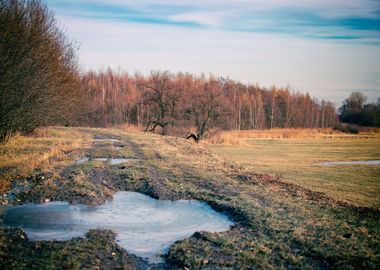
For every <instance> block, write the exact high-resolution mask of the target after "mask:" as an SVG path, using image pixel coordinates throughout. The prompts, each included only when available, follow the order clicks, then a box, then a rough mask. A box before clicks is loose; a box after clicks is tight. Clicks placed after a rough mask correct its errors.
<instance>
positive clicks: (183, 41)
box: [45, 0, 380, 105]
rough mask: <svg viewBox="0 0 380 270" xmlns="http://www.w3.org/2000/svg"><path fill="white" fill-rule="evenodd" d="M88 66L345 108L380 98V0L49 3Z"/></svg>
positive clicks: (67, 0) (86, 0)
mask: <svg viewBox="0 0 380 270" xmlns="http://www.w3.org/2000/svg"><path fill="white" fill-rule="evenodd" d="M45 2H46V4H47V5H48V7H49V8H51V9H52V10H53V11H54V12H55V15H56V18H57V20H58V23H59V26H60V27H62V28H63V29H64V31H65V32H66V34H67V35H68V37H69V38H70V39H71V40H73V41H75V42H76V43H77V44H78V48H79V49H78V54H79V61H80V66H81V68H82V70H89V69H93V70H99V69H106V68H107V67H111V68H113V69H116V70H123V71H127V72H128V73H130V74H134V73H135V72H139V73H142V74H149V72H150V71H151V70H162V71H164V70H169V71H171V72H190V73H194V74H197V75H200V74H202V73H204V74H206V75H208V74H213V75H216V76H223V77H229V78H231V79H234V80H238V81H240V82H242V83H250V84H256V83H257V84H259V85H260V86H263V87H268V88H269V87H271V86H273V85H275V86H277V87H289V88H290V89H291V90H293V91H300V92H309V93H310V94H311V95H313V96H316V97H317V98H320V99H322V98H323V99H327V100H330V101H333V102H335V103H336V104H337V105H340V104H341V102H342V101H343V100H344V99H345V98H346V97H348V95H349V94H350V93H351V92H352V91H361V92H363V93H364V94H365V95H367V96H368V98H369V101H371V102H372V101H376V100H377V98H378V97H380V0H355V1H354V0H319V1H315V0H290V1H285V0H282V1H281V0H265V1H262V0H135V1H129V0H46V1H45Z"/></svg>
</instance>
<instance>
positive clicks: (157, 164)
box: [0, 127, 380, 269]
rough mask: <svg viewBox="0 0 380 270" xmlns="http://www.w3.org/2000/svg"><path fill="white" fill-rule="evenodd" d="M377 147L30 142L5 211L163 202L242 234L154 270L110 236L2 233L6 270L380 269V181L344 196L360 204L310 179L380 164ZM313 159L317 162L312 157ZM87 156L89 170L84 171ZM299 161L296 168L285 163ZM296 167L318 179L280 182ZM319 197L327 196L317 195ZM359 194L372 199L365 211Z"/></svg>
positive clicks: (39, 136) (18, 149) (204, 236)
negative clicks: (131, 194)
mask: <svg viewBox="0 0 380 270" xmlns="http://www.w3.org/2000/svg"><path fill="white" fill-rule="evenodd" d="M272 132H273V131H272ZM317 133H319V132H317ZM260 134H263V133H260ZM330 135H331V134H330ZM330 135H328V136H330ZM344 136H345V135H344ZM371 136H374V137H376V136H377V135H376V134H372V135H367V136H364V137H367V138H364V137H362V138H361V139H357V140H354V139H353V138H347V139H343V138H338V137H339V136H337V138H334V139H332V138H329V139H327V138H326V139H323V138H313V139H306V138H302V139H300V138H298V139H291V140H290V139H278V138H277V139H273V138H272V139H271V138H266V139H264V138H260V139H254V138H249V139H248V140H246V139H244V141H242V142H241V145H239V144H236V145H227V144H225V145H210V144H208V143H205V144H197V143H195V142H193V141H191V140H185V139H183V138H177V137H171V136H160V135H157V134H152V133H145V132H141V131H138V130H135V129H121V128H118V129H116V128H112V129H111V128H109V129H95V128H63V127H49V128H44V129H41V130H38V131H37V132H36V133H35V134H34V135H33V136H18V137H16V138H14V139H12V140H11V141H9V142H8V143H6V144H2V145H1V146H0V151H1V153H2V156H1V157H2V158H1V160H0V161H1V163H0V164H1V167H2V171H0V176H1V177H2V181H3V185H2V186H3V190H2V192H1V194H0V204H1V205H2V206H1V207H0V212H1V211H2V210H4V209H5V208H6V207H9V206H12V205H19V204H24V203H30V202H34V203H44V202H46V201H68V202H70V203H72V204H77V203H81V204H88V205H99V204H103V203H104V202H105V201H106V200H109V199H111V198H112V196H113V194H114V193H115V192H117V191H122V190H128V191H136V192H140V193H143V194H146V195H149V196H151V197H153V198H156V199H166V200H168V199H169V200H178V199H186V200H188V199H197V200H200V201H204V202H207V203H208V204H209V205H210V206H211V207H212V208H213V209H214V210H217V211H219V212H222V213H224V214H226V215H227V216H229V218H230V219H231V220H233V221H234V222H235V225H234V226H232V227H231V228H230V230H228V231H225V232H221V233H209V232H197V233H195V234H193V235H192V236H191V237H189V238H186V239H184V240H181V241H178V242H176V243H175V244H174V245H172V246H171V248H170V249H169V251H168V252H167V254H165V255H164V259H165V261H164V262H163V263H162V264H161V265H147V262H146V261H143V260H142V259H141V258H138V257H136V256H133V254H128V253H127V252H126V251H125V250H124V249H122V248H121V247H120V246H119V245H118V243H117V242H116V239H115V233H113V232H111V231H109V230H104V229H102V228H98V229H96V230H91V231H89V232H88V233H87V235H86V237H85V238H74V239H71V240H67V241H51V242H48V241H36V242H33V241H29V240H28V236H27V235H26V234H25V232H24V231H23V230H22V228H7V227H1V228H0V268H1V269H8V268H15V269H83V268H85V269H136V268H137V269H145V268H147V267H151V268H152V269H186V268H187V269H252V268H254V269H255V268H259V269H283V268H288V269H293V268H297V269H301V268H302V269H332V268H333V269H377V268H378V265H379V263H380V254H379V252H378V251H379V245H380V244H379V243H380V239H379V237H380V227H379V210H378V207H376V204H377V203H378V201H377V198H376V196H374V194H377V193H378V191H376V190H378V189H377V188H378V185H377V184H376V179H375V177H374V178H373V179H372V180H373V181H374V182H375V184H374V187H372V190H371V189H370V188H368V189H367V188H366V189H364V188H363V187H362V186H360V185H359V184H358V185H357V187H352V188H351V189H350V191H349V192H348V193H347V194H349V195H350V194H352V196H354V194H355V192H354V191H355V190H357V191H358V193H357V194H359V195H360V196H361V197H360V196H359V195H356V196H358V198H359V199H352V198H354V197H350V196H347V198H346V197H345V196H346V193H344V192H341V191H340V189H339V188H340V186H341V185H343V184H339V183H337V182H336V181H337V180H336V179H339V178H337V175H338V173H337V172H335V171H333V174H332V176H333V177H335V178H331V179H329V178H326V179H327V180H328V181H329V182H328V181H327V180H326V183H327V184H329V183H330V184H331V185H333V187H334V188H332V187H331V186H330V188H328V185H327V184H326V183H323V185H322V184H321V185H320V186H318V185H317V184H315V183H314V181H320V183H321V180H320V179H319V178H318V177H317V176H318V174H317V169H315V170H316V171H315V172H316V175H313V174H310V175H309V172H312V170H314V169H310V168H309V167H310V165H312V164H313V163H314V162H318V161H326V160H335V159H337V158H339V159H340V158H342V157H344V155H343V154H342V153H343V152H344V150H346V151H348V152H349V153H348V154H347V155H346V158H347V159H348V158H349V157H350V156H352V155H353V154H356V155H357V156H359V157H361V158H362V159H368V158H371V159H375V158H377V157H378V156H377V155H378V151H377V149H378V139H376V138H371V139H370V138H369V137H371ZM110 139H112V140H110ZM239 140H240V139H239ZM324 140H326V141H324ZM329 140H332V141H330V143H329V144H328V143H326V142H328V141H329ZM312 142H314V143H312ZM338 142H340V143H338ZM260 143H261V144H260ZM336 145H339V147H337V146H336ZM350 145H351V146H350ZM355 145H358V146H357V147H356V148H355V147H354V146H355ZM116 146H117V147H118V148H116ZM259 146H260V147H261V148H260V149H257V148H258V147H259ZM279 146H282V149H279ZM301 146H302V147H301ZM324 146H325V148H326V149H324V148H323V147H324ZM255 147H256V148H255ZM334 147H335V148H336V149H335V150H334V149H332V148H334ZM207 148H208V149H207ZM300 148H301V149H303V148H308V150H305V149H303V150H301V149H300ZM209 149H213V151H211V150H209ZM313 149H314V151H315V152H317V153H316V154H311V153H309V151H312V150H313ZM327 149H330V150H329V152H327ZM355 149H356V150H355ZM363 149H364V150H363ZM252 151H256V152H255V153H253V152H252ZM355 151H356V152H355ZM216 152H220V154H216ZM244 153H245V154H244ZM321 153H324V154H323V155H322V154H321ZM333 153H335V154H334V155H333ZM360 153H361V154H360ZM327 154H329V155H330V156H329V157H328V158H326V157H325V156H324V155H327ZM84 157H87V158H88V161H87V162H85V163H81V164H78V163H77V162H76V161H77V160H78V159H82V158H84ZM111 157H113V158H129V159H131V160H132V161H131V162H126V163H124V164H119V165H112V164H110V163H107V162H102V161H98V160H96V158H111ZM244 157H245V159H244V161H242V160H243V158H244ZM292 157H296V158H297V161H293V163H298V164H290V163H292V162H290V161H286V160H288V159H290V158H292ZM234 160H237V161H238V162H237V161H234ZM250 160H251V161H250ZM252 160H253V161H255V160H256V161H260V162H261V163H260V164H261V166H262V168H264V169H265V168H266V167H268V168H269V167H271V168H272V171H269V170H268V171H267V172H268V173H271V174H273V175H272V176H271V175H267V174H260V173H258V168H259V166H258V165H254V164H253V161H252ZM276 162H277V163H278V165H275V163H276ZM273 164H274V165H273ZM297 165H299V166H301V168H302V169H301V170H300V171H301V172H299V173H300V174H302V175H309V177H311V178H310V180H309V182H307V183H308V184H307V185H306V184H305V183H304V182H303V181H301V180H294V179H293V178H291V179H288V178H286V177H285V175H283V178H280V177H277V176H276V175H279V174H280V173H281V171H279V170H278V168H282V169H283V170H284V171H287V170H289V169H290V168H292V167H293V168H297ZM302 166H304V167H302ZM312 168H314V167H312ZM316 168H317V167H316ZM318 168H319V169H321V168H322V167H320V166H318ZM323 168H324V167H323ZM358 168H361V167H355V168H353V169H352V171H351V174H354V173H355V175H357V177H362V178H361V179H363V180H362V181H363V182H364V181H365V183H366V184H367V185H368V183H370V182H371V181H370V180H368V179H367V178H366V177H364V176H363V175H362V174H363V173H358V172H356V171H355V170H358ZM376 168H377V167H375V166H374V167H370V168H367V167H363V170H365V171H371V170H376ZM328 169H329V170H330V169H331V168H330V167H328ZM345 169H347V168H345ZM374 173H375V174H376V172H374ZM313 177H316V178H313ZM318 179H319V180H318ZM334 179H335V180H334ZM350 179H351V178H350ZM349 181H350V182H354V181H353V180H349ZM293 183H296V184H293ZM363 186H364V185H363ZM305 187H307V188H305ZM317 188H321V190H324V192H316V191H315V190H317ZM359 191H360V192H359ZM361 193H364V194H368V200H365V199H364V195H361ZM326 194H327V195H326ZM332 194H336V198H338V199H336V198H333V196H332ZM339 196H340V197H339ZM351 202H352V203H351ZM357 206H370V207H357ZM0 224H1V219H0Z"/></svg>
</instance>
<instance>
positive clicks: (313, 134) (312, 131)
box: [206, 128, 380, 145]
mask: <svg viewBox="0 0 380 270" xmlns="http://www.w3.org/2000/svg"><path fill="white" fill-rule="evenodd" d="M379 132H380V129H375V128H365V129H362V130H361V132H360V138H372V137H376V136H378V134H379ZM320 138H358V135H352V134H346V133H343V132H341V131H337V130H334V129H332V128H324V129H322V128H307V129H303V128H288V129H286V128H275V129H268V130H231V131H220V132H218V133H216V134H215V135H214V136H212V137H211V138H209V139H208V140H206V143H212V144H229V145H248V144H249V143H250V142H249V140H250V139H320Z"/></svg>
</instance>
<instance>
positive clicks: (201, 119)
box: [82, 69, 338, 133]
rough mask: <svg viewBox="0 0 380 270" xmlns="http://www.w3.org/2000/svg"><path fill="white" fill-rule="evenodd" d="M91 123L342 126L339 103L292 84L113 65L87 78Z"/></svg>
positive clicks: (183, 128) (171, 126)
mask: <svg viewBox="0 0 380 270" xmlns="http://www.w3.org/2000/svg"><path fill="white" fill-rule="evenodd" d="M82 83H83V85H84V87H85V89H86V93H87V95H88V104H87V106H88V108H87V109H86V110H87V111H88V112H89V113H88V115H87V119H88V124H89V125H91V126H103V127H106V126H112V125H118V124H125V123H128V124H134V125H139V126H144V127H146V128H147V130H152V129H155V128H156V127H161V128H164V129H166V131H163V132H164V133H166V132H170V129H173V130H175V131H176V132H178V130H179V129H181V132H185V131H186V130H190V129H194V128H195V131H196V132H201V130H200V129H201V127H202V124H205V128H206V129H207V130H208V129H210V128H213V127H215V126H216V125H217V126H219V127H220V128H222V129H238V130H240V129H267V128H275V127H284V128H291V127H302V128H320V127H321V128H323V127H332V126H334V125H336V124H337V121H338V118H337V114H336V109H335V106H334V104H333V103H331V102H328V101H325V100H322V101H318V100H317V99H315V98H312V97H310V95H309V94H303V93H299V92H292V91H290V90H289V89H287V88H285V89H284V88H276V87H272V88H270V89H266V88H262V87H259V86H257V85H246V84H242V83H239V82H236V81H233V80H230V79H224V78H215V77H212V76H210V77H205V76H199V77H197V76H194V75H192V74H187V73H178V74H172V73H169V72H152V73H151V74H150V75H149V76H145V77H144V76H140V75H135V76H130V75H128V74H127V73H116V72H113V71H112V70H110V69H108V70H107V71H103V72H88V73H86V74H84V75H83V76H82Z"/></svg>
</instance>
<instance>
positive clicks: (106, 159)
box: [75, 158, 136, 165]
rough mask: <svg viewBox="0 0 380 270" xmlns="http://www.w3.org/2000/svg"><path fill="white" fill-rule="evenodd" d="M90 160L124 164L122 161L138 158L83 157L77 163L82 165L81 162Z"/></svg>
mask: <svg viewBox="0 0 380 270" xmlns="http://www.w3.org/2000/svg"><path fill="white" fill-rule="evenodd" d="M90 160H95V161H103V162H107V163H109V164H111V165H118V164H122V163H125V162H128V161H131V160H136V159H134V158H94V159H90V158H82V159H78V160H76V161H75V164H76V165H80V164H83V163H85V162H88V161H90Z"/></svg>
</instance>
